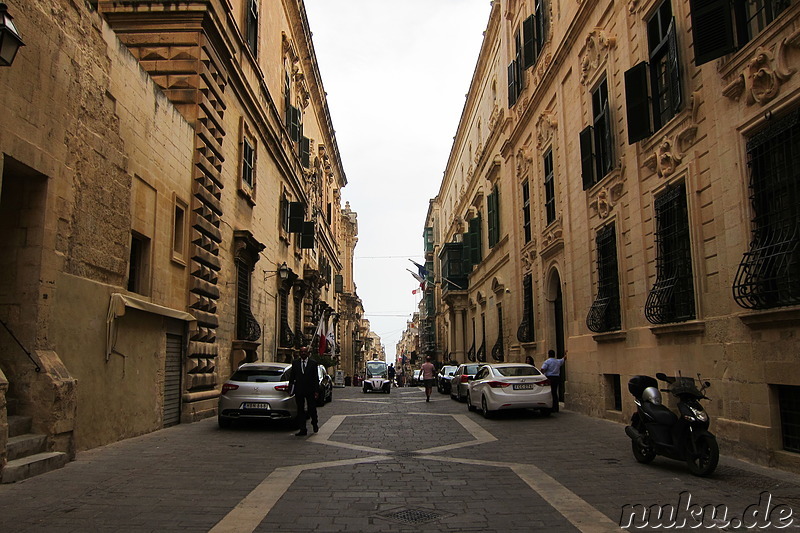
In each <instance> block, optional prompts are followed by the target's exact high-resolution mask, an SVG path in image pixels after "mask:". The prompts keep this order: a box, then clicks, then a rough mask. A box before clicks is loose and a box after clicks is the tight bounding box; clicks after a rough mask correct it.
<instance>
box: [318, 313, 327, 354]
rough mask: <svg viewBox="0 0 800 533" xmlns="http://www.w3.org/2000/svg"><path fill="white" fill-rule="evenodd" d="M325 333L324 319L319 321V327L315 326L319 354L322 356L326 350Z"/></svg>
mask: <svg viewBox="0 0 800 533" xmlns="http://www.w3.org/2000/svg"><path fill="white" fill-rule="evenodd" d="M325 336H326V332H325V317H322V318H320V319H319V325H318V326H317V339H319V354H320V355H322V354H324V353H325V351H326V350H327V346H326V339H325Z"/></svg>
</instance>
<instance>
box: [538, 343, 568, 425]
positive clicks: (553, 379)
mask: <svg viewBox="0 0 800 533" xmlns="http://www.w3.org/2000/svg"><path fill="white" fill-rule="evenodd" d="M566 360H567V351H566V350H564V357H562V358H561V359H559V358H557V357H556V352H555V351H554V350H550V351H549V352H547V360H546V361H545V362H544V363H543V364H542V372H544V375H545V377H547V379H548V380H549V381H550V392H551V393H552V394H553V412H554V413H557V412H558V396H559V392H560V389H561V386H562V380H561V367H562V366H564V361H566Z"/></svg>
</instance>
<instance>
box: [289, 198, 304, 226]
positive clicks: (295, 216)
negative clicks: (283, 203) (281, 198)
mask: <svg viewBox="0 0 800 533" xmlns="http://www.w3.org/2000/svg"><path fill="white" fill-rule="evenodd" d="M305 216H306V210H305V206H303V202H289V233H302V232H303V219H304V218H305Z"/></svg>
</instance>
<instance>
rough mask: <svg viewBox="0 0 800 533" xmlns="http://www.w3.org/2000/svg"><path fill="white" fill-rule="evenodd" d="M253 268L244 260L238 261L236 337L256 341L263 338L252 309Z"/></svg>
mask: <svg viewBox="0 0 800 533" xmlns="http://www.w3.org/2000/svg"><path fill="white" fill-rule="evenodd" d="M252 271H253V269H252V268H251V266H250V265H249V264H248V263H247V262H246V261H243V260H241V259H240V260H237V261H236V281H237V283H236V338H237V339H239V340H243V341H256V340H258V339H260V338H261V326H259V325H258V321H257V320H256V319H255V317H254V316H253V313H252V311H251V310H250V275H251V273H252Z"/></svg>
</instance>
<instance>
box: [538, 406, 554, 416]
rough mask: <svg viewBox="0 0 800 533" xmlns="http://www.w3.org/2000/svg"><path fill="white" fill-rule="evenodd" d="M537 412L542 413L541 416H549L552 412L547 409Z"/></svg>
mask: <svg viewBox="0 0 800 533" xmlns="http://www.w3.org/2000/svg"><path fill="white" fill-rule="evenodd" d="M539 412H540V413H542V416H550V413H552V412H553V410H552V409H550V408H549V407H548V408H546V409H539Z"/></svg>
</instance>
